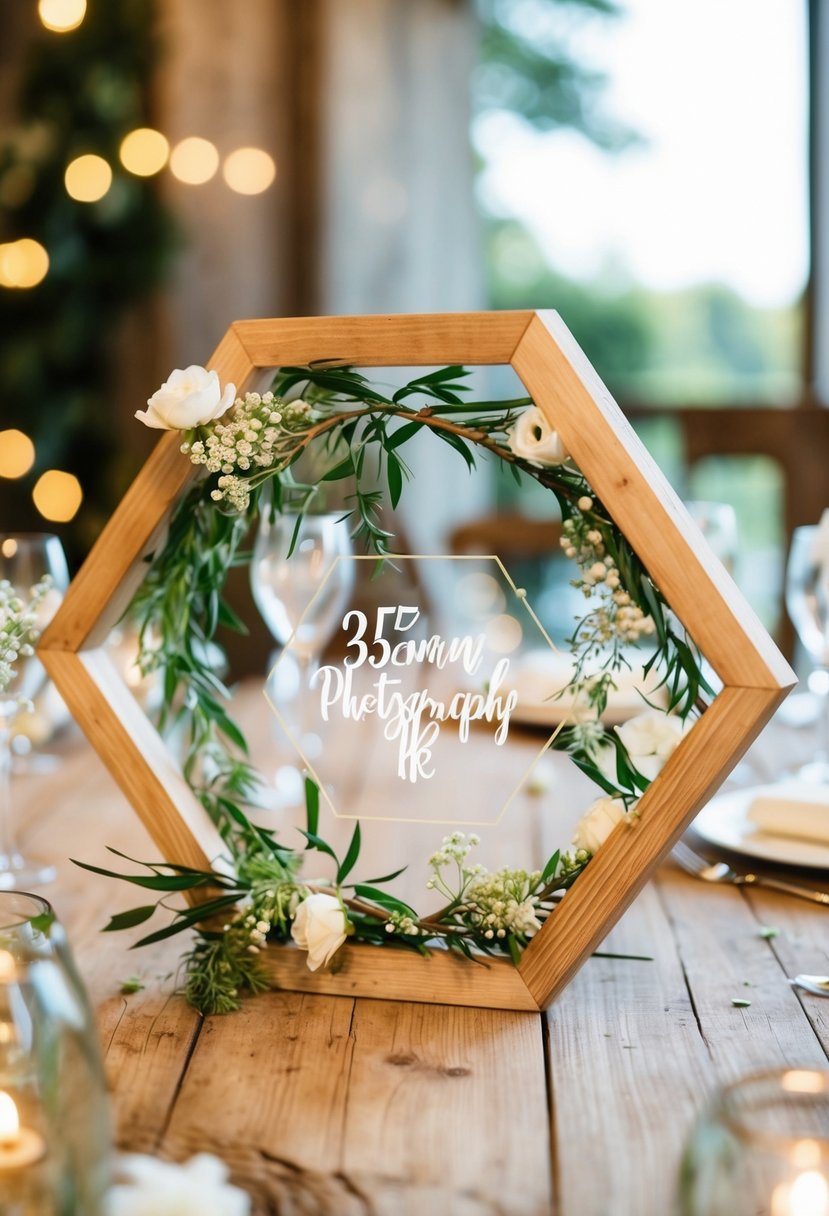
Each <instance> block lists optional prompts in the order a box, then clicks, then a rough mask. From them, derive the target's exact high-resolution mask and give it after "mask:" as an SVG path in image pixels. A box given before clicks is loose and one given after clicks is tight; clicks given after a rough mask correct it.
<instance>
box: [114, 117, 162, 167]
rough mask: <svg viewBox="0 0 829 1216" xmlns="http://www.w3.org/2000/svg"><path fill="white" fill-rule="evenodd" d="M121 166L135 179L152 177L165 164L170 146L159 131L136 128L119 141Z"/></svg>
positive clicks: (149, 128)
mask: <svg viewBox="0 0 829 1216" xmlns="http://www.w3.org/2000/svg"><path fill="white" fill-rule="evenodd" d="M118 155H119V157H120V159H121V164H122V165H123V166H124V168H125V169H127V170H128V171H129V172H130V173H134V174H135V176H136V177H152V175H153V174H154V173H158V172H159V171H160V170H161V169H163V168H164V166H165V165H166V164H167V158H168V157H169V155H170V144H169V142H168V141H167V139H166V138H165V136H163V135H162V134H161V132H160V131H154V130H153V128H152V127H138V128H137V129H136V130H135V131H130V133H129V135H125V136H124V138H123V140H122V141H121V147H120V150H119V153H118Z"/></svg>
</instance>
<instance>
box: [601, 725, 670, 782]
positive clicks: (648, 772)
mask: <svg viewBox="0 0 829 1216" xmlns="http://www.w3.org/2000/svg"><path fill="white" fill-rule="evenodd" d="M692 725H693V723H692V722H688V721H687V720H686V721H683V720H682V718H679V717H677V716H676V714H664V713H660V712H659V711H658V710H655V709H649V710H647V711H646V712H645V713H641V714H637V715H636V717H635V718H629V719H628V721H627V722H624V723H623V724H622V725H621V726H617V727H616V733H617V734H618V736H619V738H620V739H621V741H622V743H623V744H624V747H625V751H626V752H627V754H628V756H629V757H630V761H631V764H632V765H633V767H634V768H635V769H636V771H637V773H641V774H642V776H643V777H646V778H647V779H648V781H653V780H654V779H655V778H656V777H657V776H658V775H659V774H660V773H661V771H662V769H663V768H664V767H665V764H666V763H667V761H668V758H669V757H670V756H672V755H673V753H674V752H675V751H676V748H677V747H678V746H679V743H680V742H681V740H682V739H683V738H684V736H685V735H686V734H687V733H688V731H689V730H690V729H691V727H692ZM596 763H597V765H598V767H599V768H600V769H601V771H602V772H603V773H604V775H605V776H606V777H607V778H608V779H609V780H611V781H615V780H616V748H615V747H610V746H607V745H606V746H605V747H603V748H601V749H600V751H599V754H598V756H597V757H596Z"/></svg>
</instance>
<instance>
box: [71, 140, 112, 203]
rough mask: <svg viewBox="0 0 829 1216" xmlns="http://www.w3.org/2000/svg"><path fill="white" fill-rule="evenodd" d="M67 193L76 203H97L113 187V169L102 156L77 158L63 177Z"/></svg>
mask: <svg viewBox="0 0 829 1216" xmlns="http://www.w3.org/2000/svg"><path fill="white" fill-rule="evenodd" d="M63 181H64V185H65V186H66V193H67V194H68V195H69V197H70V198H73V199H74V200H75V202H76V203H97V202H98V200H99V199H102V198H103V197H104V195H105V194H106V193H107V191H108V190H109V188H110V186H111V185H112V169H110V167H109V165H108V164H107V162H106V161H105V160H104V158H103V157H102V156H95V154H94V153H91V152H90V153H87V154H86V155H85V156H76V157H75V159H74V160H73V161H70V163H69V164H68V165H67V166H66V172H65V173H64V175H63Z"/></svg>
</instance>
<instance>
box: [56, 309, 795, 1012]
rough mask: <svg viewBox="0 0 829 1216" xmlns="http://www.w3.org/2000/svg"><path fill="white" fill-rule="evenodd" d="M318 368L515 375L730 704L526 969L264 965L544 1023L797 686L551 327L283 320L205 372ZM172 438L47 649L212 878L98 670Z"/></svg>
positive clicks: (357, 949)
mask: <svg viewBox="0 0 829 1216" xmlns="http://www.w3.org/2000/svg"><path fill="white" fill-rule="evenodd" d="M316 360H331V361H336V362H341V363H355V364H359V365H362V366H395V365H403V366H412V365H418V364H420V365H432V364H442V363H466V364H484V363H489V364H499V363H512V365H513V366H514V368H515V370H516V371H517V373H518V374H519V376H520V377H521V378H522V380H523V381H524V383H525V385H526V386H527V389H528V391H529V393H530V395H531V396H532V397H533V398H534V400H535V401H536V402H537V403H538V406H539V408H540V409H542V410H543V411H544V413H545V414H546V415H547V417H548V418H549V419H550V421H551V422H552V423H553V425H555V426H556V428H557V429H558V430H559V431H560V432H561V434H562V437H563V439H564V441H565V443H566V445H567V447H568V448H569V450H570V451H571V452H572V453H573V456H574V458H575V460H576V462H577V464H578V465H579V467H580V468H581V470H582V472H583V473H584V475H585V477H586V478H587V480H588V482H589V483H590V484H591V486H592V487H594V489H595V491H596V494H597V495H598V496H599V497H600V498H601V500H602V501H603V503H604V504H605V505H606V506H607V508H608V510H609V511H610V512H611V514H612V515H613V518H614V519H615V520H616V522H617V523H618V524H619V526H620V528H621V530H622V532H623V533H624V534H625V536H626V537H627V538H628V540H629V541H630V542H631V544H632V545H633V547H634V549H635V550H636V552H637V554H638V555H639V557H640V558H641V560H642V561H643V562H644V564H645V565H646V567H647V568H648V570H649V571H650V573H651V574H652V575H653V577H654V579H655V581H656V583H657V585H658V586H659V587H660V589H661V590H662V591H663V592H664V594H665V596H666V598H667V600H668V601H669V602H670V603H671V605H672V607H674V608H675V610H676V612H677V614H678V616H679V617H680V619H681V620H682V621H683V623H684V624H685V626H686V627H687V628H688V630H689V631H690V633H691V634H692V636H693V637H694V638H695V640H696V641H697V643H698V644H699V645H700V646H701V647H702V649H703V652H704V653H705V654H706V657H707V658H708V659H709V660H710V661H711V662H712V664H713V666H714V667H715V669H716V670H717V672H718V674H719V675H720V677H721V679H722V680H723V682H724V684H725V685H726V687H725V690H724V691H723V692H722V693H721V694H720V696H719V697H717V699H716V700H715V702H714V704H713V705H712V707H711V708H710V709H709V710H708V711H707V712H706V713H705V715H704V716H703V718H702V720H701V721H700V722H699V723H698V724H697V725H696V726H695V727H694V729H693V731H691V732H690V733H689V735H688V736H686V737H685V739H684V740H683V741H682V743H681V745H680V746H679V748H678V749H677V751H676V752H675V753H674V755H673V756H672V757H671V759H670V761H669V762H668V764H667V765H666V767H665V769H664V771H663V772H662V773H661V774H660V776H659V777H658V779H657V780H656V781H655V782H654V783H653V785H652V786H651V787H650V788H649V789H648V791H647V793H646V795H645V796H644V797H643V799H642V800H641V803H640V811H641V815H640V818H639V820H638V821H637V822H636V823H635V824H634V825H632V826H628V825H626V824H620V825H619V826H618V827H617V828H616V829H615V830H614V832H613V833H612V835H611V836H610V838H609V840H608V841H607V842H606V843H605V845H604V846H603V847H602V849H601V850H600V851H599V852H598V853H597V855H596V857H595V858H594V859H593V861H592V862H591V864H590V865H589V866H588V868H587V870H586V871H585V873H584V874H583V875H581V877H580V878H579V880H578V882H577V883H576V884H575V885H574V887H573V888H572V890H571V891H569V892H568V894H567V895H566V897H565V898H564V900H563V901H562V903H561V904H560V905H559V907H558V908H557V909H556V911H555V913H554V914H553V915H552V916H551V917H550V918H549V920H548V921H547V923H546V924H545V926H544V927H543V929H542V930H541V931H540V932H539V933H538V934H537V935H536V937H535V938H533V940H532V942H531V943H530V945H529V946H528V948H527V949H526V951H525V953H524V955H523V958H522V961H521V965H520V967H519V968H518V969H515V968H513V966H512V964H511V963H510V962H508V961H507V960H503V961H502V960H500V959H499V960H495V961H493V962H491V963H489V964H488V965H486V966H476V965H475V964H472V963H467V962H465V961H463V960H459V959H456V958H454V957H453V956H451V955H448V954H447V953H446V951H443V950H441V951H433V952H432V956H431V957H430V958H428V959H424V958H421V957H420V956H419V955H417V954H414V953H411V954H409V953H405V952H403V951H400V950H394V949H389V948H377V947H373V946H368V945H356V944H349V945H347V947H346V949H345V951H344V953H343V956H342V958H341V959H340V960H339V963H340V965H339V966H338V968H337V970H336V971H334V972H330V971H317V972H310V971H308V969H307V967H306V966H305V958H304V955H301V954H300V953H299V952H297V951H296V950H294V949H292V948H284V947H274V948H272V949H271V950H269V951H268V966H269V967H270V970H271V973H272V975H273V977H274V981H275V983H276V984H278V985H279V986H281V987H284V988H289V989H295V990H299V991H303V992H318V993H326V994H329V995H348V996H361V997H378V998H382V999H398V1000H412V1001H421V1002H427V1003H447V1004H458V1005H481V1006H489V1007H493V1008H502V1009H503V1008H508V1009H524V1010H531V1009H537V1008H538V1007H539V1006H541V1007H544V1006H546V1005H547V1004H548V1003H549V1002H550V1001H551V1000H552V999H553V998H554V997H555V995H556V994H557V993H558V992H559V991H561V989H562V988H563V987H564V985H565V984H566V983H567V982H568V981H569V979H570V978H571V977H572V975H573V974H574V973H575V971H576V970H577V969H578V968H579V967H580V966H581V964H582V962H583V961H584V960H585V958H587V957H588V955H589V954H590V952H591V951H592V950H593V949H594V948H595V946H596V945H597V944H598V943H599V942H600V941H601V940H602V939H603V937H604V936H605V935H606V934H607V933H608V932H609V930H610V929H611V928H612V926H613V925H614V924H615V923H616V921H617V920H618V918H619V916H620V915H621V914H622V912H623V911H624V909H625V908H626V907H627V906H628V904H629V903H630V902H631V900H632V899H633V898H634V897H635V896H636V894H637V892H638V891H639V890H640V889H641V887H642V886H643V885H644V883H645V882H646V881H647V879H648V877H649V875H650V873H651V872H652V870H653V869H654V867H655V866H656V864H657V862H658V861H659V860H660V858H661V857H663V856H664V855H665V853H666V852H667V851H668V850H669V849H670V847H671V845H672V844H673V842H674V841H675V839H676V838H677V837H678V836H679V834H680V833H681V832H682V831H683V829H684V828H685V826H687V824H688V823H689V822H690V820H691V819H692V818H693V816H694V814H695V813H696V812H697V811H698V810H699V808H700V807H701V806H702V805H703V804H704V802H705V801H706V800H707V799H708V798H709V797H710V796H711V794H712V793H713V792H714V791H715V790H716V788H717V786H718V785H719V784H720V782H721V781H722V779H723V778H724V777H725V775H726V774H727V773H728V772H729V770H730V769H731V767H733V765H734V764H735V763H736V761H737V760H738V759H739V757H740V756H741V755H742V753H743V752H744V751H745V749H746V748H747V747H748V745H749V743H751V741H752V740H753V739H754V738H755V737H756V735H757V734H758V733H759V731H760V730H761V729H762V727H763V725H764V724H765V722H766V721H767V720H768V718H769V717H770V716H771V714H772V712H773V711H774V709H775V708H776V706H777V705H778V704H779V702H780V701H781V700H782V699H783V697H784V696H785V694H786V691H787V690H788V688H789V687H790V686H791V685H792V684H793V683H794V682H795V678H794V674H793V673H792V671H791V670H790V668H789V667H788V665H787V664H786V663H785V661H784V660H783V658H782V657H781V655H780V654H779V652H778V651H777V650H776V648H775V647H774V644H773V643H772V641H771V639H770V638H769V637H768V635H767V634H766V633H765V631H764V630H763V628H762V626H761V625H760V624H759V622H758V621H757V619H756V617H755V616H754V614H753V613H752V611H751V609H750V608H749V607H748V605H747V604H746V603H745V601H744V600H743V598H742V596H741V595H740V593H739V592H738V591H737V589H736V588H735V587H734V585H733V583H732V582H731V580H730V578H729V577H728V575H727V574H726V573H725V571H724V570H723V569H722V567H721V566H720V565H719V563H718V562H717V561H716V559H715V558H714V557H713V556H712V554H711V553H710V550H709V549H708V547H707V545H706V544H705V542H704V541H703V539H702V537H701V536H700V535H699V533H698V532H697V530H696V528H695V527H694V525H693V524H692V522H691V520H690V517H689V516H688V514H687V512H686V511H685V509H684V508H683V507H682V504H681V503H680V502H679V500H678V499H677V498H676V496H675V495H674V494H673V492H672V490H671V489H670V487H669V486H668V484H667V482H666V481H665V479H664V477H663V476H662V474H661V473H660V472H659V470H658V469H657V468H656V466H655V465H654V463H653V462H652V460H651V458H650V457H649V455H648V454H647V452H646V451H645V449H644V448H643V446H642V445H641V443H640V442H639V440H638V439H637V437H636V436H635V434H634V433H633V431H632V429H631V427H630V426H629V424H628V423H627V421H626V420H625V418H624V417H623V416H622V414H621V412H620V411H619V409H618V407H617V406H616V405H615V403H614V402H613V400H612V398H611V397H610V394H609V393H608V392H607V389H606V388H605V387H604V385H603V384H602V382H601V380H600V379H599V377H598V376H597V374H596V372H595V371H594V369H593V368H592V367H591V366H590V364H589V362H588V361H587V359H586V358H585V356H584V354H583V352H582V351H581V350H580V349H579V347H578V346H577V344H576V343H575V341H574V340H573V338H572V336H571V335H570V333H569V331H568V330H567V328H566V326H565V325H564V323H563V322H562V321H561V319H560V317H558V315H557V314H555V313H544V314H539V313H533V312H513V313H452V314H442V315H435V316H388V315H380V316H376V317H312V318H282V319H279V318H276V319H272V320H263V321H239V322H236V323H235V324H234V325H233V326H232V327H231V329H230V330H229V331H228V333H227V335H226V336H225V338H224V339H223V341H222V343H221V344H220V345H219V347H218V349H217V350H216V352H215V354H214V356H213V358H212V359H211V360H210V362H209V366H210V367H215V368H216V370H217V371H218V373H219V376H220V379H222V380H223V381H228V380H232V381H233V382H234V383H236V385H237V388H238V389H239V390H240V391H244V389H245V387H246V385H247V384H248V383H249V382H250V379H251V377H252V375H253V373H254V371H255V369H257V368H266V367H277V366H280V365H288V364H304V363H309V362H312V361H316ZM179 442H180V437H179V435H178V434H166V435H164V436H163V437H162V439H161V440H160V442H159V444H158V446H157V448H156V449H155V451H154V452H153V454H152V456H151V457H150V459H149V460H148V462H147V464H146V465H145V467H144V469H143V470H142V471H141V473H139V475H138V477H137V479H136V481H135V482H134V484H133V486H132V487H131V488H130V490H129V491H128V493H127V494H126V496H125V498H124V500H123V501H122V503H121V504H120V506H119V508H118V509H117V510H116V512H115V514H114V515H113V517H112V520H111V521H110V523H109V524H108V525H107V527H106V529H105V530H104V532H103V534H102V536H101V538H100V540H99V541H98V543H97V544H96V546H95V548H94V549H93V550H92V553H91V554H90V556H89V558H88V559H87V561H86V563H85V564H84V566H83V568H82V570H81V572H80V574H79V575H78V576H77V578H76V579H75V580H74V582H73V584H72V587H71V588H70V590H69V592H68V594H67V596H66V598H65V600H64V603H63V604H62V606H61V608H60V609H59V611H58V613H57V615H56V617H55V619H54V621H53V622H52V624H51V625H50V627H49V629H48V630H47V631H46V633H45V635H44V637H43V639H42V640H41V644H40V648H39V649H40V653H41V657H42V658H43V661H44V664H45V666H46V667H47V669H48V670H49V673H50V675H51V676H52V678H53V679H54V681H55V684H56V685H57V687H58V689H59V690H60V691H61V692H62V693H63V695H64V697H65V698H66V700H67V702H68V704H69V705H70V708H71V709H72V710H73V712H74V714H75V716H76V718H77V719H78V721H79V723H80V724H81V726H82V727H83V729H84V730H85V731H86V733H87V734H88V736H89V738H90V740H91V742H92V744H93V746H94V747H95V748H96V750H97V751H98V752H99V754H100V755H101V757H102V759H103V760H104V762H105V763H106V764H107V766H108V767H109V769H110V771H111V772H112V774H113V776H114V777H115V779H116V780H117V781H118V783H119V785H120V786H121V788H122V789H123V790H124V791H125V793H126V794H127V796H128V797H129V798H130V800H131V802H132V804H133V806H134V807H135V809H136V811H137V812H138V814H139V815H140V817H141V818H142V820H143V822H144V823H145V824H146V826H147V827H148V829H149V830H150V832H151V834H152V835H153V838H154V839H155V841H156V844H157V845H158V847H159V848H160V849H161V851H162V855H163V856H164V857H165V858H166V859H167V860H169V861H173V862H177V863H179V864H185V865H193V866H197V867H199V868H201V867H204V866H205V865H207V864H208V863H210V862H212V861H214V860H215V858H216V857H217V856H219V854H220V853H221V851H222V850H221V839H220V837H219V834H218V832H217V830H216V829H215V827H214V826H213V825H212V823H211V822H210V820H209V818H208V816H207V814H206V812H205V811H204V810H203V809H202V807H201V806H200V804H199V803H198V802H197V800H196V798H195V797H194V795H193V794H192V792H191V791H190V789H189V787H188V786H187V784H186V782H185V781H184V779H183V777H182V775H181V773H180V772H179V771H178V769H177V767H176V765H175V764H174V763H173V761H172V759H171V757H170V756H169V755H168V753H167V752H166V750H165V749H164V747H163V744H162V742H161V740H160V739H159V737H158V735H157V734H156V732H155V731H154V730H153V728H152V726H151V725H150V724H149V722H148V721H147V720H146V718H145V717H144V715H143V712H142V711H141V710H140V709H139V707H138V706H137V703H136V702H135V700H134V699H133V697H132V695H131V694H130V693H129V691H128V690H127V689H126V687H125V686H124V685H123V682H122V681H120V680H119V679H118V678H117V677H116V675H115V673H114V672H113V669H112V667H111V665H110V664H108V662H107V661H106V660H105V658H104V656H103V655H102V654H98V653H86V654H84V655H83V656H80V655H78V654H77V653H76V652H78V651H80V650H86V651H89V649H90V648H91V647H93V646H95V645H98V644H99V643H101V642H103V641H104V640H105V638H106V636H107V634H108V632H109V629H110V628H111V626H112V624H113V623H114V622H115V620H116V619H117V618H118V616H119V615H120V613H121V612H122V611H123V609H124V607H126V605H127V603H128V602H129V599H130V597H131V595H132V594H133V592H134V590H135V589H136V587H137V586H138V585H139V584H140V581H141V578H142V576H143V574H144V572H145V570H146V561H145V558H146V556H147V554H148V553H149V552H151V551H152V550H153V548H154V547H155V546H156V545H157V544H159V543H160V539H161V538H162V537H163V531H164V528H165V526H166V522H167V519H168V518H169V513H170V511H171V509H172V508H173V506H174V505H175V503H176V502H177V501H178V500H179V499H180V497H181V495H182V494H183V493H184V492H185V491H186V489H187V487H188V486H189V485H190V483H191V482H192V480H193V478H194V477H195V476H196V475H197V472H198V471H197V469H196V468H195V467H194V466H193V465H192V464H191V463H190V462H189V461H188V460H187V458H186V457H185V456H183V455H182V454H181V452H180V451H179Z"/></svg>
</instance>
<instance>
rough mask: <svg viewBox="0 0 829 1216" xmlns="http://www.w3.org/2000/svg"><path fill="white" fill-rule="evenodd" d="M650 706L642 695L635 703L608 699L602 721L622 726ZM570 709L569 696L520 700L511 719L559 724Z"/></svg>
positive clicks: (522, 723)
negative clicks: (546, 699) (557, 698)
mask: <svg viewBox="0 0 829 1216" xmlns="http://www.w3.org/2000/svg"><path fill="white" fill-rule="evenodd" d="M649 708H650V706H649V705H648V703H647V702H646V701H645V700H644V699H643V698H642V697H637V699H636V702H635V703H634V702H633V701H626V702H621V701H617V702H610V701H608V704H607V708H606V709H605V711H604V713H603V714H602V722H604V724H605V726H621V724H622V723H623V722H627V720H628V718H632V717H633V716H634V715H635V714H641V713H644V712H645V711H646V710H647V709H649ZM569 711H570V700H569V699H568V698H567V697H562V698H561V699H560V700H555V699H553V700H551V701H519V702H518V704H517V705H516V707H515V709H514V710H513V711H512V713H511V715H510V721H511V722H515V723H517V724H518V725H519V726H558V724H559V722H561V721H562V720H563V719H564V718H566V717H568V715H569Z"/></svg>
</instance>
